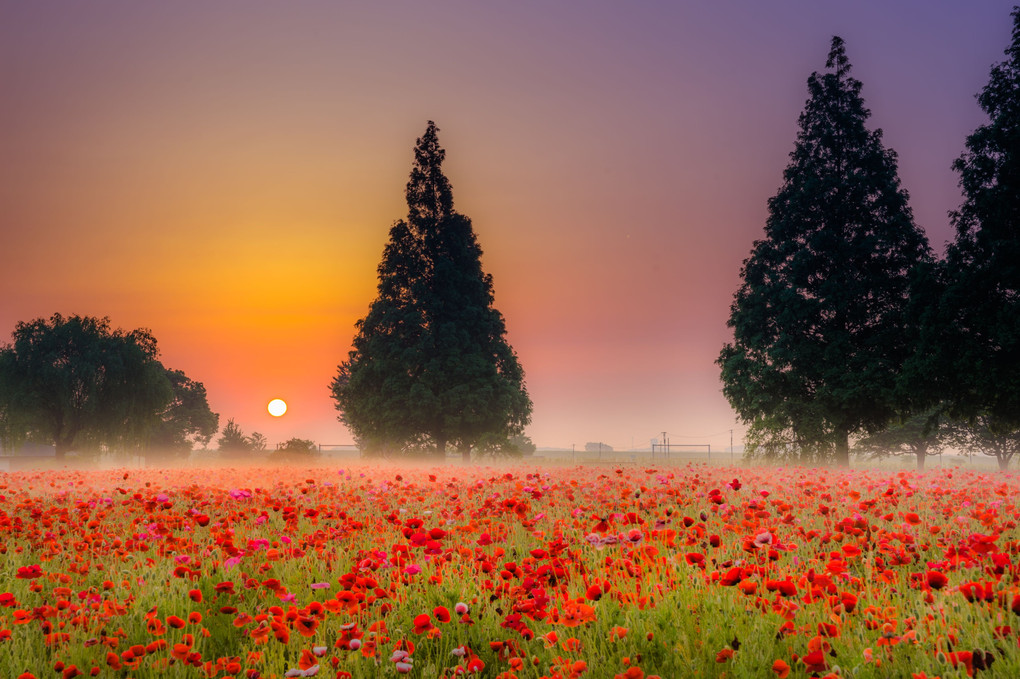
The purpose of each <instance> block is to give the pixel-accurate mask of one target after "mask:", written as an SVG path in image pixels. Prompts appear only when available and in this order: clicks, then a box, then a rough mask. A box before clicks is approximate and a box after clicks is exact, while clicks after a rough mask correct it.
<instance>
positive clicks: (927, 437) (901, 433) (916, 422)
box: [853, 408, 955, 471]
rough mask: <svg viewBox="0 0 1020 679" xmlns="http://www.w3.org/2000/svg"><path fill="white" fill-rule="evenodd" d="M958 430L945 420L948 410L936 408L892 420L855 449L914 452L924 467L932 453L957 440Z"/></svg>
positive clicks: (874, 453) (887, 453) (871, 452)
mask: <svg viewBox="0 0 1020 679" xmlns="http://www.w3.org/2000/svg"><path fill="white" fill-rule="evenodd" d="M954 431H955V428H954V427H952V426H950V425H949V423H947V422H946V421H945V414H944V413H943V412H942V411H941V410H940V409H939V408H933V409H931V410H928V411H926V412H922V413H918V414H917V415H913V416H911V417H908V418H907V419H905V420H901V421H896V422H892V423H890V425H889V427H888V428H886V429H883V430H882V431H879V432H876V433H874V434H871V435H869V436H866V437H864V438H863V439H861V440H860V441H857V442H856V443H855V444H854V448H853V449H854V452H855V453H860V454H863V455H867V456H869V457H873V458H879V459H880V458H883V457H888V456H891V455H909V456H913V458H914V460H915V461H916V462H917V469H918V470H919V471H923V470H924V463H925V461H926V460H927V459H928V457H929V456H931V455H941V454H942V451H943V450H945V449H946V447H947V446H948V445H950V444H951V443H953V441H954V440H955V438H954V436H953V432H954Z"/></svg>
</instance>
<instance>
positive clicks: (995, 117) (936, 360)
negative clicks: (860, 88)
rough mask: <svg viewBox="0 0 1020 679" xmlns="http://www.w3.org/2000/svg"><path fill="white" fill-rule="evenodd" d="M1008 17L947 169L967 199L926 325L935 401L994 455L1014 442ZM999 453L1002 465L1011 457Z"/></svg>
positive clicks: (1015, 68)
mask: <svg viewBox="0 0 1020 679" xmlns="http://www.w3.org/2000/svg"><path fill="white" fill-rule="evenodd" d="M1012 18H1013V34H1012V42H1011V44H1010V46H1009V47H1008V48H1007V49H1006V57H1007V58H1006V60H1005V61H1004V62H1002V63H1000V64H997V65H996V66H994V67H993V68H992V71H991V76H990V78H989V80H988V84H987V85H986V86H985V87H984V89H983V90H982V91H981V93H980V94H979V95H978V96H977V100H978V103H979V104H980V106H981V108H982V109H983V110H984V111H985V113H987V114H988V118H989V121H988V123H987V124H985V125H982V126H980V127H978V128H977V129H976V130H975V131H974V132H973V134H971V135H970V136H969V137H967V141H966V151H964V153H963V155H961V156H960V158H959V159H957V160H956V162H955V163H954V164H953V168H954V169H955V170H956V171H957V172H959V173H960V186H961V188H962V189H963V195H964V199H963V204H962V205H961V206H960V209H959V210H958V211H956V212H954V213H952V215H951V216H952V220H953V223H954V226H955V227H956V238H955V240H954V241H953V242H952V243H951V244H950V245H949V248H948V250H947V253H946V262H945V266H944V268H943V272H942V285H943V296H942V299H941V305H940V308H939V313H938V314H931V316H930V318H929V321H930V322H929V324H928V327H927V331H928V332H927V336H928V342H927V346H928V348H929V349H930V350H931V356H929V358H931V359H932V363H931V364H930V365H929V366H928V367H929V369H931V370H937V371H939V373H940V374H943V375H946V376H948V377H949V379H948V380H946V381H945V383H944V384H943V385H942V386H943V387H944V388H945V393H943V394H941V395H942V396H943V397H944V398H946V399H947V400H948V401H949V402H950V404H951V405H952V408H953V412H954V414H955V415H957V416H960V417H963V418H967V419H969V420H972V421H974V424H975V426H976V427H978V429H980V430H982V431H986V432H989V436H978V437H977V438H976V439H975V440H976V441H981V440H985V441H989V442H994V445H993V446H992V450H997V451H1006V450H1015V449H1016V448H1017V447H1018V446H1020V8H1014V9H1013V12H1012ZM978 419H979V420H980V421H977V420H978ZM1010 437H1013V438H1014V439H1015V440H1014V442H1013V444H1012V448H1011V447H1010V445H1007V444H1006V441H1007V440H1008V439H1009V438H1010ZM990 454H991V453H990ZM995 455H996V457H997V459H998V460H999V463H1000V465H1001V466H1002V467H1003V468H1005V466H1006V464H1007V463H1008V461H1009V459H1010V458H1011V457H1012V454H1008V455H1007V454H1005V453H1003V454H999V453H995Z"/></svg>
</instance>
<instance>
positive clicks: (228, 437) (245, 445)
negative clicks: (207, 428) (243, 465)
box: [216, 418, 252, 457]
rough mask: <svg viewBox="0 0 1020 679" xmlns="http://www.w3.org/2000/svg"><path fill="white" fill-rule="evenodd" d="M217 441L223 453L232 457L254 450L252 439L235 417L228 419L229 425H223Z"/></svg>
mask: <svg viewBox="0 0 1020 679" xmlns="http://www.w3.org/2000/svg"><path fill="white" fill-rule="evenodd" d="M216 443H217V446H218V449H219V451H220V453H221V454H223V455H226V456H231V457H237V456H241V455H244V454H245V453H248V452H250V451H251V450H252V442H251V439H249V438H248V437H247V436H245V435H244V432H243V431H241V428H240V427H239V426H237V423H236V422H234V420H233V418H231V419H229V420H227V425H226V426H225V427H223V431H222V432H221V433H220V438H219V440H218V441H217V442H216Z"/></svg>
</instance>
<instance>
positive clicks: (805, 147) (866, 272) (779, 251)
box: [717, 37, 930, 465]
mask: <svg viewBox="0 0 1020 679" xmlns="http://www.w3.org/2000/svg"><path fill="white" fill-rule="evenodd" d="M826 68H827V69H828V71H827V72H826V73H824V74H819V73H817V72H816V73H813V74H812V75H811V77H810V78H809V79H808V90H809V92H810V98H809V99H808V101H807V103H806V105H805V108H804V111H803V113H802V114H801V116H800V119H799V125H800V130H799V132H798V135H797V141H796V144H795V146H794V150H793V151H792V152H791V154H790V164H789V165H788V166H787V168H786V170H785V171H784V173H783V180H784V181H783V185H782V187H781V188H780V189H779V191H778V192H777V193H776V195H775V196H774V197H773V198H771V199H770V200H769V217H768V220H767V222H766V226H765V238H764V239H762V240H759V241H757V242H756V243H755V244H754V247H753V249H752V252H751V255H750V257H748V259H746V260H745V261H744V265H743V269H742V272H741V274H742V278H743V284H742V286H741V287H740V289H739V290H738V291H737V293H736V295H735V298H734V302H733V305H732V307H731V315H730V319H729V323H728V324H729V326H730V327H732V328H733V330H734V342H733V343H732V344H727V345H726V346H725V347H724V348H723V350H722V352H721V354H720V356H719V359H718V361H717V363H718V364H719V365H720V367H721V368H722V379H723V393H724V394H725V395H726V397H727V399H728V400H729V401H730V404H731V405H732V406H733V408H734V409H735V410H736V411H737V413H738V414H739V416H740V418H741V419H742V420H743V421H744V422H745V423H748V424H750V432H749V433H750V436H749V440H750V441H751V443H752V445H751V448H752V450H750V451H749V452H750V453H751V454H752V455H753V454H755V453H757V454H760V455H769V456H788V457H793V458H797V459H800V460H802V461H828V460H835V461H836V462H837V463H838V464H842V465H846V464H848V463H849V438H850V436H852V435H855V434H859V433H862V432H871V431H876V430H879V429H881V428H882V427H883V426H884V425H885V424H886V423H887V422H888V421H890V420H891V419H892V418H893V417H894V415H895V414H896V412H897V410H898V408H899V405H900V404H899V403H898V402H897V397H896V376H897V373H898V372H899V371H900V369H901V367H902V364H903V361H904V360H905V359H906V357H907V356H908V355H909V353H910V339H909V337H908V334H909V332H908V331H909V328H908V327H907V323H906V319H905V313H904V312H905V307H906V303H907V297H908V289H909V279H910V275H911V272H912V270H913V269H914V268H915V266H916V265H917V264H918V263H920V262H923V261H926V260H928V259H929V258H930V253H929V248H928V244H927V239H926V237H925V235H924V233H923V232H922V231H921V230H920V229H918V227H917V226H916V225H915V224H914V221H913V216H912V213H911V210H910V208H909V206H908V204H907V193H906V191H904V190H902V189H901V188H900V183H899V178H898V176H897V171H896V155H895V153H894V152H893V151H892V150H890V149H886V148H884V146H883V144H882V132H881V130H875V131H869V130H868V129H867V127H866V126H865V123H866V121H867V119H868V117H869V116H870V112H869V111H868V109H866V108H865V107H864V101H863V99H862V98H861V94H860V91H861V83H860V81H859V80H856V79H854V78H852V77H851V76H850V62H849V61H848V59H847V56H846V52H845V49H844V43H843V40H842V39H840V38H839V37H834V38H833V39H832V47H831V51H830V52H829V57H828V61H827V62H826Z"/></svg>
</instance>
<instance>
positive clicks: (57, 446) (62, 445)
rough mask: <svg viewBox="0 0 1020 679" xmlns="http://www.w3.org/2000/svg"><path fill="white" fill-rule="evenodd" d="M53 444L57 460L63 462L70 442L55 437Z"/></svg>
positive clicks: (69, 448)
mask: <svg viewBox="0 0 1020 679" xmlns="http://www.w3.org/2000/svg"><path fill="white" fill-rule="evenodd" d="M53 444H54V446H53V447H54V450H55V455H56V458H57V461H58V462H63V460H64V455H66V454H67V452H68V451H69V450H71V442H70V441H64V440H61V439H57V440H56V441H54V442H53Z"/></svg>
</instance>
